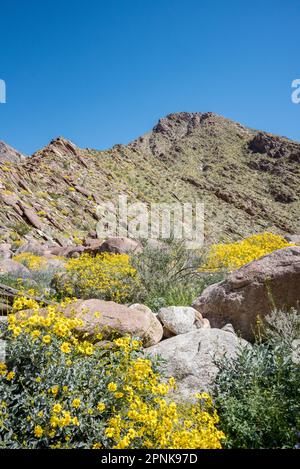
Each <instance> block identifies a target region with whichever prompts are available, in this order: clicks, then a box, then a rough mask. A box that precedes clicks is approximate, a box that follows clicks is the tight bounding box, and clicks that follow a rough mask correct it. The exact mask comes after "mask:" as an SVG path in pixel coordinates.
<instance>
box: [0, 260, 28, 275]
mask: <svg viewBox="0 0 300 469" xmlns="http://www.w3.org/2000/svg"><path fill="white" fill-rule="evenodd" d="M4 274H12V275H13V276H14V277H20V278H28V277H30V276H31V274H30V270H29V269H27V267H25V266H24V265H22V264H20V263H19V262H15V261H13V260H11V259H6V260H2V261H0V279H1V275H4Z"/></svg>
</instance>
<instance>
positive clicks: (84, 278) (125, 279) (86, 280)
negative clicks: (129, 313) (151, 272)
mask: <svg viewBox="0 0 300 469" xmlns="http://www.w3.org/2000/svg"><path fill="white" fill-rule="evenodd" d="M65 268H66V272H65V273H62V274H60V275H57V276H56V277H55V280H54V282H53V285H54V286H55V288H56V290H57V292H58V294H59V295H60V297H65V296H75V297H77V298H100V299H103V300H113V301H116V302H119V303H122V302H126V301H129V300H130V299H131V298H132V296H133V291H134V290H135V289H138V288H139V282H138V277H137V272H136V269H135V268H134V267H132V265H131V264H130V259H129V256H128V255H127V254H109V253H102V254H98V255H96V256H91V255H89V254H82V255H81V256H80V257H79V258H78V259H69V260H68V262H67V263H66V265H65Z"/></svg>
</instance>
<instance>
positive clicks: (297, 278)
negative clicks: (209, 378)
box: [193, 246, 300, 339]
mask: <svg viewBox="0 0 300 469" xmlns="http://www.w3.org/2000/svg"><path fill="white" fill-rule="evenodd" d="M299 304H300V247H296V246H295V247H287V248H284V249H280V250H278V251H274V252H272V253H271V254H268V255H267V256H264V257H262V258H260V259H258V260H255V261H253V262H250V263H249V264H247V265H245V266H243V267H242V268H240V269H238V270H236V271H235V272H232V273H231V274H230V275H229V276H228V277H227V279H226V280H224V281H223V282H220V283H217V284H215V285H211V286H209V287H208V288H206V289H205V290H204V291H203V293H202V295H201V296H200V297H199V298H198V299H197V300H196V301H195V302H194V303H193V307H194V308H195V309H197V310H198V311H199V312H200V313H201V314H202V315H203V316H204V317H207V318H208V319H209V321H210V323H211V325H212V327H223V326H224V325H225V324H226V323H231V324H232V325H233V327H234V329H235V330H236V331H237V332H240V333H241V334H242V337H244V338H246V339H253V337H254V333H255V328H256V321H257V318H258V317H260V318H263V317H264V316H266V315H267V314H269V313H270V312H271V311H272V310H273V309H274V308H278V309H279V308H281V309H288V308H291V307H297V306H298V305H299Z"/></svg>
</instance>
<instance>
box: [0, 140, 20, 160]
mask: <svg viewBox="0 0 300 469" xmlns="http://www.w3.org/2000/svg"><path fill="white" fill-rule="evenodd" d="M24 159H25V156H24V155H22V153H20V152H18V151H16V150H15V149H14V148H12V147H10V146H9V145H7V144H6V143H4V142H2V141H0V163H1V162H5V161H8V162H10V163H20V162H21V161H24Z"/></svg>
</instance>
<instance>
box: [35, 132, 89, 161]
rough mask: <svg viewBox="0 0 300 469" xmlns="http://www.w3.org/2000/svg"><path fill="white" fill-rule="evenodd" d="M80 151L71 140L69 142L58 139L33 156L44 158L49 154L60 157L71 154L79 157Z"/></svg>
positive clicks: (64, 139)
mask: <svg viewBox="0 0 300 469" xmlns="http://www.w3.org/2000/svg"><path fill="white" fill-rule="evenodd" d="M79 151H80V150H79V148H78V147H77V146H76V145H75V144H74V143H73V142H71V140H68V139H66V138H64V137H57V138H55V139H53V140H51V142H50V143H49V144H48V145H47V146H46V147H44V148H42V149H41V150H39V151H37V152H36V153H34V154H33V155H32V156H33V157H35V156H40V157H43V156H45V155H49V154H52V155H54V156H58V157H62V156H67V155H69V154H72V155H74V156H77V155H78V153H79Z"/></svg>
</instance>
